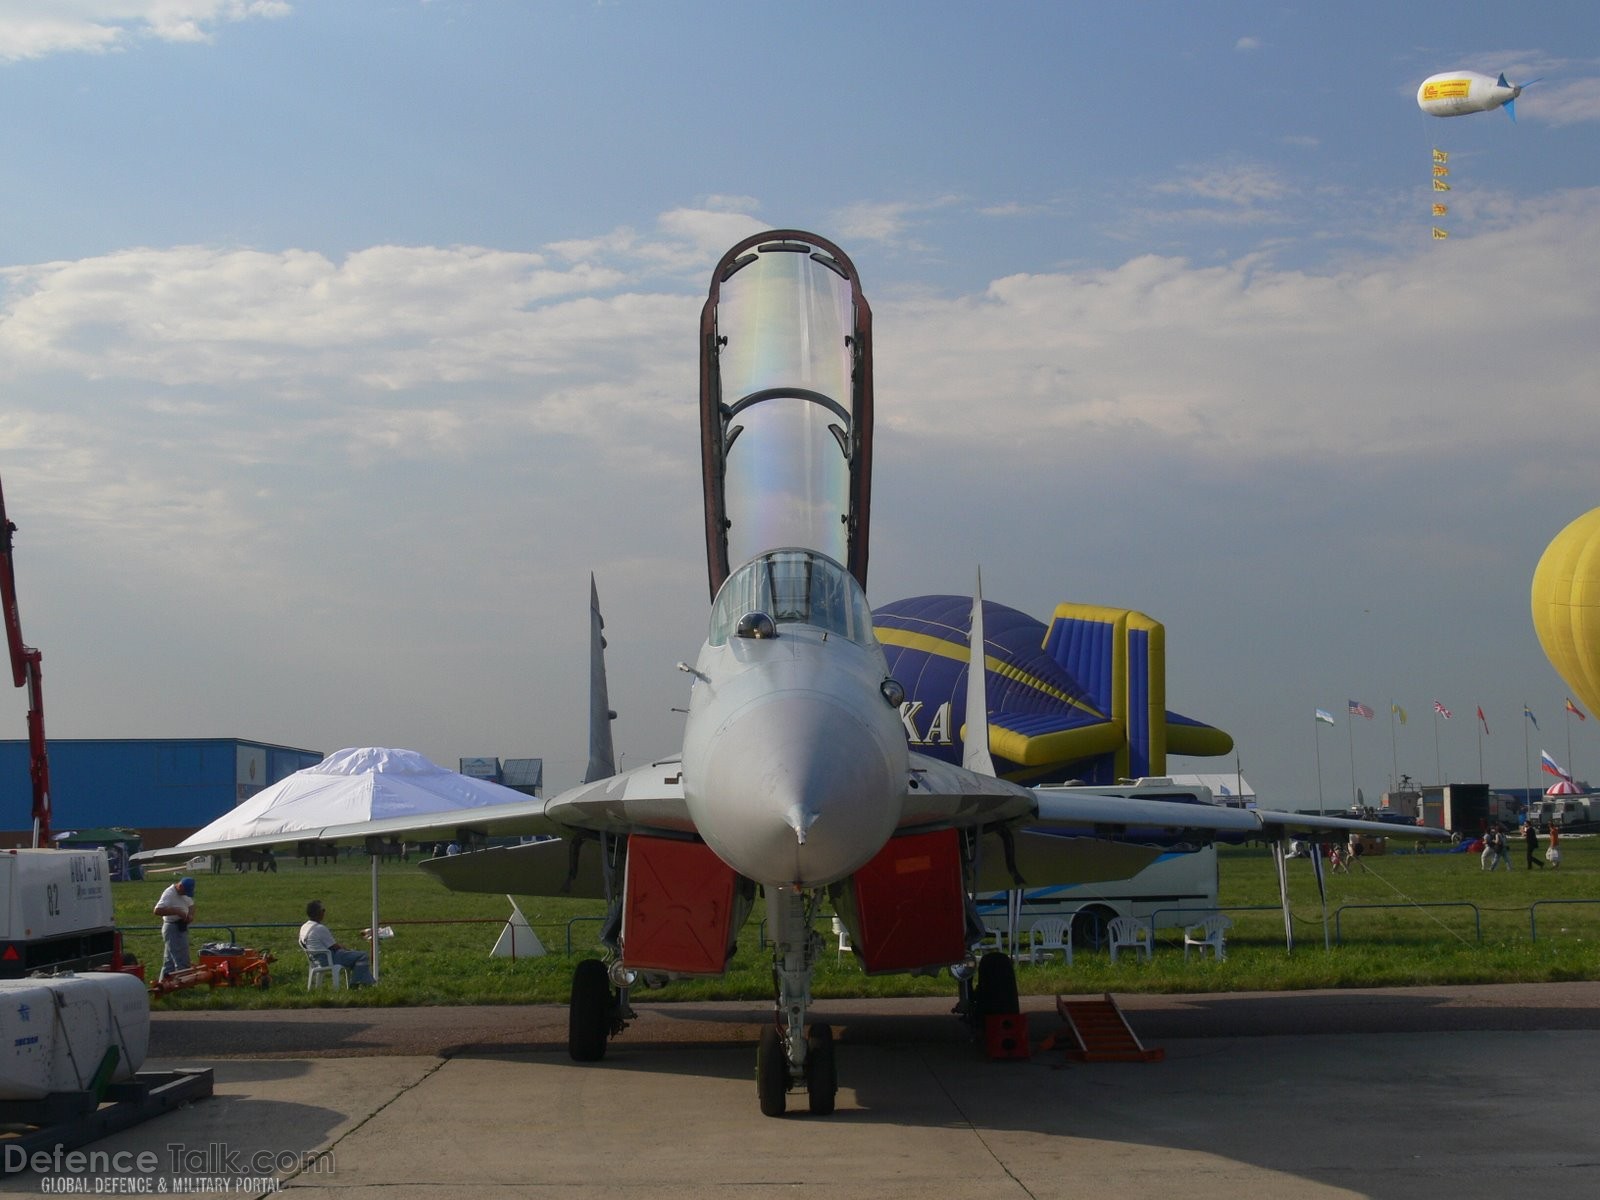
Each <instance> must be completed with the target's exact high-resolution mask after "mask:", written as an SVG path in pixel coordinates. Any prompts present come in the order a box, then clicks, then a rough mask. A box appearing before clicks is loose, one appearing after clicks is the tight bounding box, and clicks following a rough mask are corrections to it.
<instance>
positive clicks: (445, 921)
mask: <svg viewBox="0 0 1600 1200" xmlns="http://www.w3.org/2000/svg"><path fill="white" fill-rule="evenodd" d="M599 920H603V918H601V917H574V918H573V919H572V921H568V922H567V954H568V955H571V953H572V922H573V921H599ZM515 922H516V918H515V917H446V918H441V919H438V920H429V919H427V918H416V919H412V920H398V921H384V922H383V925H384V926H385V927H388V928H393V927H394V926H396V925H501V926H504V927H505V928H507V929H510V928H511V927H512V926H513V925H514V924H515ZM528 928H529V929H530V930H532V928H533V926H532V924H531V923H530V924H529V925H528ZM206 929H225V930H227V931H228V941H229V942H231V943H233V944H235V945H237V944H238V941H239V933H238V931H239V930H241V929H292V930H294V931H295V933H296V934H298V933H299V931H300V924H299V923H298V922H294V921H254V922H247V923H235V924H232V925H191V926H189V931H190V932H191V933H193V932H195V931H196V930H206ZM117 932H118V933H149V934H153V935H155V936H157V937H159V936H160V935H161V926H160V925H119V926H117ZM534 937H535V938H537V937H538V934H534ZM213 940H214V939H213ZM361 940H362V941H371V940H372V939H371V938H362V939H361ZM510 957H511V958H512V959H515V958H516V957H517V939H516V936H515V935H512V938H511V955H510Z"/></svg>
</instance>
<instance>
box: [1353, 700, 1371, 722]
mask: <svg viewBox="0 0 1600 1200" xmlns="http://www.w3.org/2000/svg"><path fill="white" fill-rule="evenodd" d="M1350 715H1351V716H1352V717H1365V718H1366V719H1367V720H1369V721H1370V720H1372V710H1371V709H1370V708H1368V707H1367V706H1366V705H1365V704H1363V703H1361V701H1359V700H1352V701H1350Z"/></svg>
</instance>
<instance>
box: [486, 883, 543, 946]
mask: <svg viewBox="0 0 1600 1200" xmlns="http://www.w3.org/2000/svg"><path fill="white" fill-rule="evenodd" d="M506 899H507V900H510V901H511V917H510V919H509V920H507V921H506V924H505V928H504V929H502V930H501V931H500V937H499V940H497V941H496V942H495V944H494V949H493V950H491V951H489V957H490V958H537V957H539V956H540V955H542V954H543V953H544V943H543V942H541V941H540V940H539V935H538V934H537V933H535V932H534V931H533V926H532V925H529V924H528V918H527V917H525V916H523V915H522V909H521V907H520V906H519V905H518V904H517V901H516V898H515V897H514V896H507V897H506Z"/></svg>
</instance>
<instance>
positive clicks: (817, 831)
mask: <svg viewBox="0 0 1600 1200" xmlns="http://www.w3.org/2000/svg"><path fill="white" fill-rule="evenodd" d="M693 673H694V677H695V681H694V684H693V687H692V689H691V692H690V699H689V716H688V723H687V726H686V728H685V731H684V746H683V790H684V798H685V800H686V801H687V804H688V808H689V812H690V815H691V816H692V818H693V820H694V824H695V827H696V828H697V829H698V830H699V831H700V834H701V836H702V837H703V838H704V839H705V841H706V844H707V845H708V846H710V847H711V849H712V850H713V851H715V852H716V854H717V856H718V857H719V858H721V859H722V860H723V861H724V862H726V863H727V864H728V865H729V866H730V867H732V868H733V869H734V870H735V871H737V872H738V873H739V874H741V875H743V876H745V877H746V878H748V879H753V880H755V881H756V882H758V883H762V884H766V885H769V886H774V887H794V888H815V887H821V886H824V885H826V884H829V883H833V882H836V881H838V880H840V879H843V878H845V877H847V876H849V875H850V874H852V873H853V872H855V871H856V870H857V869H859V868H860V867H861V866H863V865H864V864H865V863H866V862H867V861H868V860H870V859H871V858H872V857H873V856H874V855H875V854H877V853H878V851H879V850H880V849H882V847H883V845H884V843H885V842H886V841H888V839H889V837H890V835H891V834H892V833H893V832H894V830H895V827H896V825H897V823H898V821H899V818H900V811H901V807H902V803H903V800H904V795H905V787H906V779H907V777H908V776H907V747H906V737H905V729H904V727H903V725H902V723H901V721H900V714H899V709H898V707H897V703H891V697H888V696H886V695H885V693H884V690H883V685H884V682H885V680H887V679H888V675H889V672H888V667H887V665H886V663H885V661H884V656H883V650H882V648H881V647H880V646H879V645H878V643H877V640H876V638H875V637H874V636H873V634H872V624H871V613H870V611H869V610H868V609H867V606H866V599H865V597H864V596H863V595H862V594H861V589H860V587H859V585H857V584H856V583H855V581H854V580H853V579H852V578H851V577H850V575H849V573H848V572H846V571H845V570H844V569H843V568H842V567H841V566H840V565H839V564H837V563H835V562H834V561H833V560H832V559H829V558H827V557H826V556H824V555H821V554H818V553H816V552H814V551H807V550H782V551H776V552H772V553H769V554H765V555H761V556H758V557H757V558H756V559H754V560H752V561H751V562H750V563H748V564H746V565H745V566H744V567H743V568H741V569H740V570H739V571H737V572H735V573H734V575H733V576H732V577H731V578H730V579H729V580H728V583H727V584H726V585H725V587H724V589H723V593H722V594H721V595H720V596H719V601H718V604H717V605H716V606H715V611H714V615H713V618H712V633H711V638H710V639H709V640H708V641H707V643H706V645H705V646H704V648H703V649H702V650H701V652H700V656H699V659H698V660H697V661H696V664H695V669H694V672H693Z"/></svg>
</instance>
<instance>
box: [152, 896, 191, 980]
mask: <svg viewBox="0 0 1600 1200" xmlns="http://www.w3.org/2000/svg"><path fill="white" fill-rule="evenodd" d="M155 913H156V916H158V917H160V918H161V944H162V946H163V947H165V950H166V953H165V955H164V957H163V958H162V960H161V978H163V979H165V978H166V977H167V976H168V975H171V974H172V973H173V972H174V971H182V970H184V969H185V968H186V967H188V965H189V923H190V922H191V921H193V920H194V880H193V879H191V878H190V877H189V876H187V875H185V876H184V877H183V878H182V879H180V880H178V882H177V883H174V884H171V885H169V886H168V887H167V890H166V891H164V892H162V893H161V899H159V900H157V901H156V908H155Z"/></svg>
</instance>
